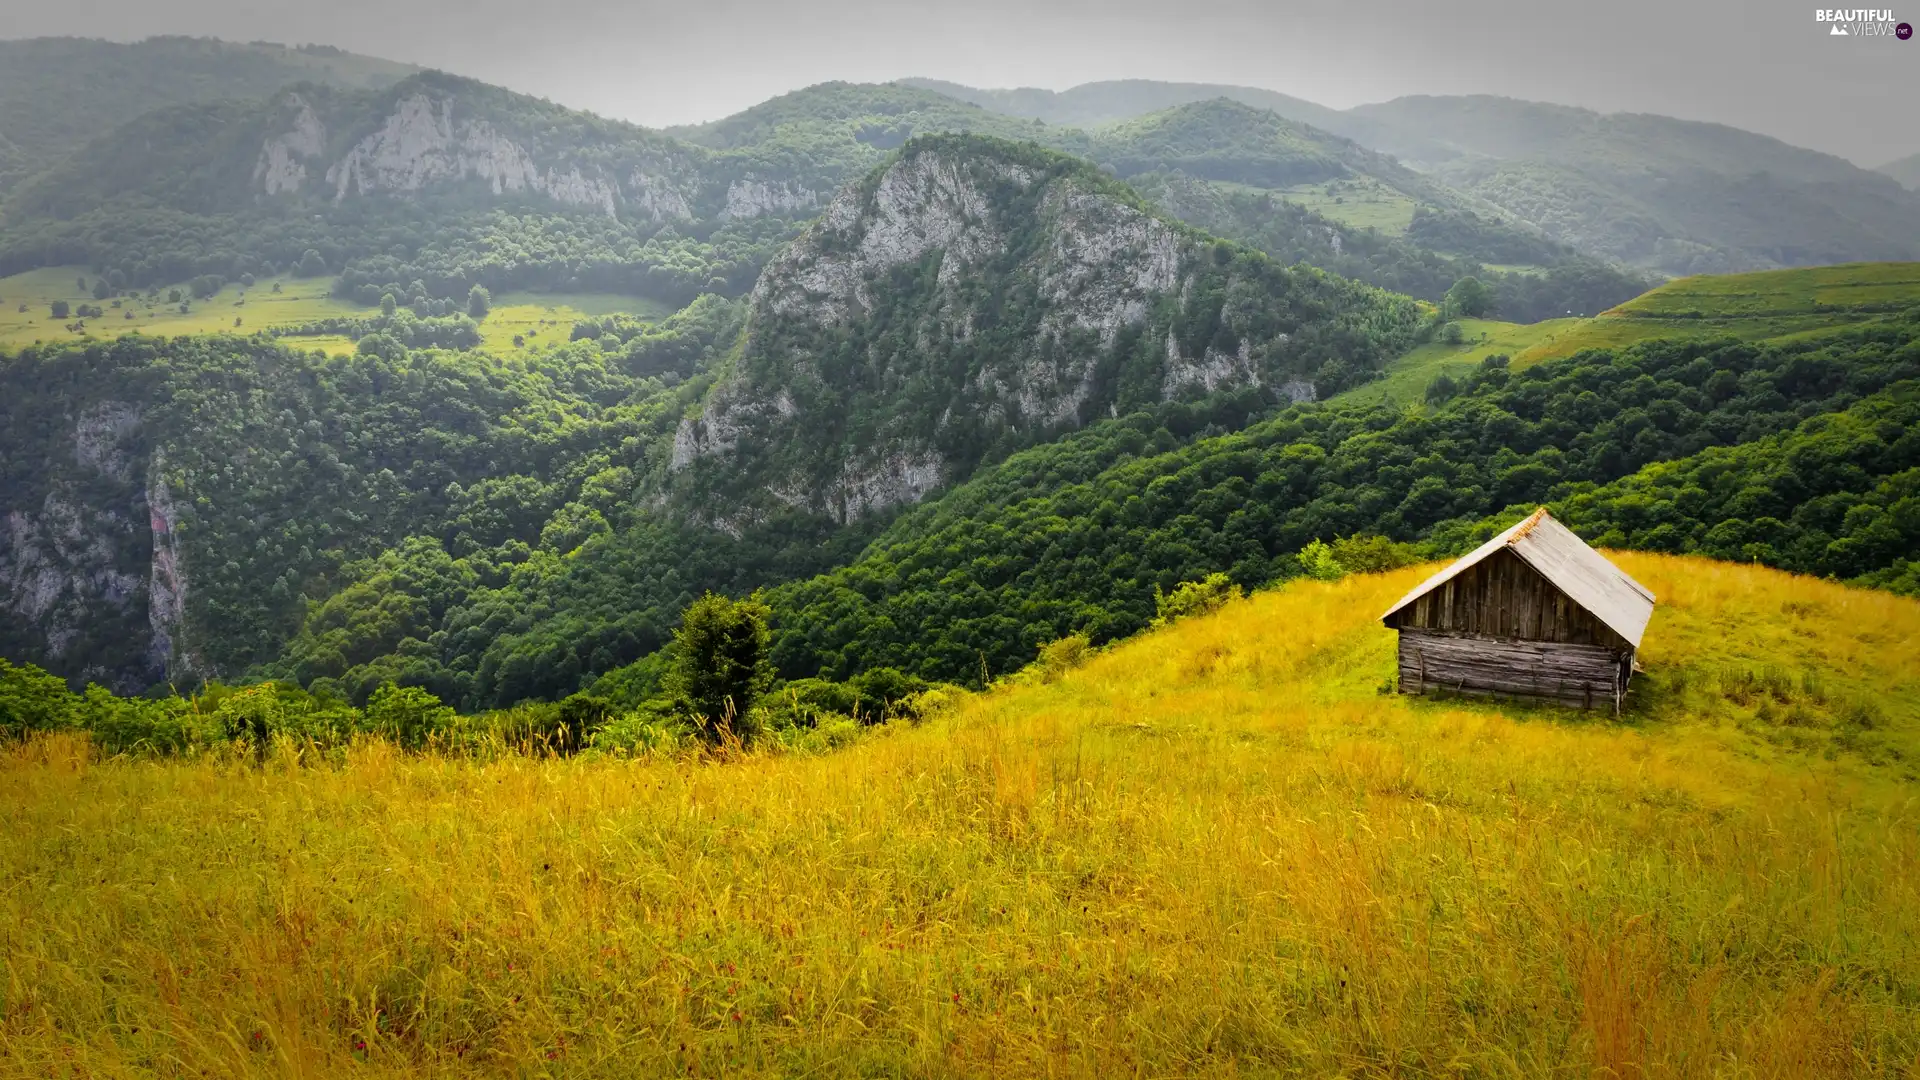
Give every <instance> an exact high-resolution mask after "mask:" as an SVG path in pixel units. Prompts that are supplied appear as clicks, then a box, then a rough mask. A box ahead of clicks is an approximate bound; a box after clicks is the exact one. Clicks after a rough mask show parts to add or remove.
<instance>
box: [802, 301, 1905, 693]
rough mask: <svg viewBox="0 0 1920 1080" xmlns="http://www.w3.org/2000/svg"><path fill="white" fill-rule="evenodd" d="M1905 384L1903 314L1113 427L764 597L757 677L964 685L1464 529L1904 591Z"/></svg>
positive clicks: (945, 502) (917, 514)
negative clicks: (1250, 420)
mask: <svg viewBox="0 0 1920 1080" xmlns="http://www.w3.org/2000/svg"><path fill="white" fill-rule="evenodd" d="M1916 314H1920V311H1917V312H1916ZM1917 379H1920V317H1915V316H1914V315H1910V316H1908V317H1906V318H1904V319H1901V320H1897V321H1893V322H1890V323H1887V324H1882V325H1877V326H1874V327H1871V328H1863V329H1860V330H1855V331H1849V332H1847V333H1846V334H1844V335H1842V336H1838V337H1836V338H1833V339H1831V340H1827V341H1819V342H1812V341H1805V342H1797V343H1790V344H1781V345H1777V346H1754V345H1741V344H1735V343H1732V342H1727V341H1720V342H1686V343H1665V342H1655V343H1648V344H1645V345H1641V346H1636V347H1634V348H1632V349H1629V350H1626V351H1624V352H1621V353H1617V354H1616V353H1604V352H1586V353H1582V354H1581V355H1579V356H1576V357H1574V358H1571V359H1569V360H1564V361H1557V362H1553V363H1548V364H1540V365H1536V366H1533V367H1529V368H1526V369H1524V370H1521V371H1510V370H1509V369H1508V367H1507V366H1506V363H1505V358H1504V357H1503V358H1500V360H1499V361H1498V362H1495V363H1491V364H1489V365H1488V366H1486V367H1485V368H1484V369H1483V370H1482V371H1481V372H1479V373H1478V374H1477V375H1476V377H1474V378H1473V379H1471V380H1469V381H1468V383H1467V384H1466V385H1465V386H1464V387H1462V388H1459V389H1458V391H1457V392H1456V393H1455V395H1454V396H1452V397H1449V398H1446V399H1445V400H1443V401H1441V402H1439V403H1438V405H1437V407H1435V408H1432V409H1431V410H1400V409H1397V408H1395V407H1392V406H1381V405H1359V404H1354V405H1345V406H1336V407H1331V408H1319V409H1304V408H1303V409H1298V410H1293V411H1289V412H1288V413H1285V414H1283V415H1281V416H1279V417H1277V418H1275V419H1273V420H1269V421H1266V422H1264V423H1260V424H1256V425H1253V426H1251V427H1249V428H1247V429H1246V430H1245V431H1243V432H1240V433H1236V434H1231V435H1224V436H1220V437H1218V438H1213V439H1207V440H1204V441H1200V442H1197V443H1193V444H1192V445H1189V446H1185V447H1180V446H1177V445H1175V444H1174V442H1173V440H1172V439H1171V437H1170V435H1169V433H1168V432H1166V431H1165V430H1163V429H1160V428H1159V427H1158V426H1157V425H1156V424H1155V422H1154V421H1153V420H1152V419H1151V418H1148V417H1145V416H1142V417H1129V418H1124V419H1121V420H1118V421H1115V422H1113V423H1109V424H1103V425H1101V426H1099V427H1098V428H1095V429H1092V430H1089V431H1086V432H1083V433H1081V434H1078V435H1075V436H1073V437H1071V438H1068V439H1064V440H1061V441H1059V442H1057V443H1054V444H1051V445H1048V446H1045V447H1040V448H1037V449H1034V450H1031V451H1028V452H1027V453H1024V454H1021V455H1018V456H1016V457H1014V458H1012V459H1010V460H1009V461H1007V462H1006V463H1005V464H1003V465H1001V466H999V467H997V468H995V469H993V470H991V471H990V472H987V473H984V474H982V475H981V476H980V477H978V478H977V479H975V480H974V481H972V482H971V483H969V484H967V485H965V486H964V487H961V488H958V489H956V490H954V491H953V492H951V493H949V494H948V495H946V496H945V497H943V498H942V499H940V500H939V501H937V502H935V503H933V504H931V505H928V506H925V507H922V508H919V509H917V510H915V511H914V512H912V513H910V514H908V515H906V516H904V517H902V518H901V519H900V520H899V521H897V522H895V523H894V524H893V525H892V526H891V527H889V528H888V529H887V531H886V532H885V533H883V534H881V535H880V536H879V537H877V538H876V539H875V541H874V542H873V543H872V545H871V546H870V547H869V548H868V549H867V551H866V552H865V553H864V554H863V555H862V557H861V559H860V560H859V561H858V562H856V563H853V564H852V565H850V566H847V567H845V568H842V569H839V570H835V571H834V572H832V573H831V574H827V575H825V576H822V577H820V578H816V579H814V580H811V581H806V582H798V583H794V584H791V585H785V586H782V587H780V588H779V589H776V590H774V592H773V593H772V596H771V599H772V603H773V606H774V612H775V625H776V626H777V627H778V635H777V645H776V649H777V654H778V656H779V658H780V663H781V665H782V667H783V669H785V670H788V671H790V672H795V673H800V672H805V673H812V672H814V671H816V670H817V671H822V672H825V673H827V674H828V675H830V676H831V675H844V674H847V673H850V672H853V671H856V670H860V669H862V668H864V667H868V666H872V665H892V666H897V667H900V668H902V669H904V670H907V671H913V672H918V673H920V674H923V675H927V676H930V677H937V678H946V679H968V678H970V677H973V676H977V674H978V672H979V669H980V667H981V666H982V664H983V663H984V664H985V665H986V666H987V667H989V668H990V669H991V670H994V671H1006V670H1009V669H1011V668H1014V667H1018V666H1019V665H1021V664H1023V663H1025V662H1026V660H1027V659H1028V658H1030V657H1031V656H1032V655H1033V650H1034V647H1035V646H1036V645H1038V644H1041V643H1044V642H1046V641H1051V640H1053V639H1054V638H1056V637H1059V636H1061V635H1064V634H1067V633H1070V632H1073V631H1084V632H1087V633H1089V634H1091V635H1092V636H1093V637H1094V639H1095V640H1100V639H1104V638H1108V637H1117V636H1122V635H1125V634H1130V633H1133V632H1136V631H1138V630H1140V629H1141V628H1143V627H1145V626H1146V624H1147V620H1148V619H1149V618H1151V617H1152V615H1153V614H1154V596H1155V590H1156V589H1166V590H1170V589H1171V588H1172V587H1173V586H1174V585H1175V584H1176V583H1178V582H1180V581H1190V580H1197V579H1198V578H1200V577H1203V576H1205V575H1206V574H1209V573H1213V572H1217V571H1223V570H1224V571H1226V572H1228V573H1230V574H1231V575H1232V576H1233V578H1234V579H1235V580H1237V581H1240V582H1243V583H1245V584H1248V585H1254V584H1257V583H1261V582H1265V581H1269V580H1273V579H1274V578H1276V577H1287V576H1292V575H1293V574H1296V573H1298V572H1300V570H1299V567H1298V565H1297V563H1295V561H1294V553H1295V552H1298V551H1299V550H1300V549H1301V548H1303V547H1304V546H1306V545H1307V544H1308V543H1309V542H1311V541H1313V540H1315V539H1326V538H1328V537H1332V536H1340V535H1359V534H1382V535H1385V536H1388V537H1392V538H1396V539H1402V540H1417V539H1423V538H1424V539H1431V540H1435V541H1436V547H1437V548H1438V550H1441V551H1449V552H1451V551H1459V550H1464V549H1465V548H1467V547H1470V546H1472V544H1473V543H1477V542H1478V540H1479V539H1483V538H1484V536H1482V535H1481V533H1478V532H1475V531H1474V527H1475V526H1476V525H1478V524H1479V523H1480V522H1481V521H1482V520H1483V519H1484V518H1486V517H1487V516H1488V515H1496V516H1495V517H1493V518H1492V520H1493V521H1495V522H1498V523H1500V524H1501V525H1505V524H1511V523H1512V521H1513V520H1515V516H1516V512H1524V509H1526V508H1530V507H1532V506H1534V505H1537V504H1539V503H1541V502H1549V503H1551V504H1552V505H1554V506H1555V507H1556V512H1557V513H1558V512H1560V511H1561V508H1563V507H1564V508H1565V509H1566V512H1567V513H1568V515H1569V516H1570V517H1571V519H1572V520H1573V521H1574V522H1575V523H1577V525H1579V526H1580V527H1582V528H1585V529H1589V530H1590V534H1591V535H1594V536H1598V537H1602V538H1604V539H1606V540H1608V541H1610V542H1618V543H1626V542H1629V541H1630V542H1632V543H1633V544H1634V545H1635V546H1639V547H1647V548H1652V549H1656V550H1665V551H1686V552H1703V553H1708V554H1711V555H1713V556H1715V557H1717V558H1730V559H1738V560H1758V561H1762V562H1766V563H1767V564H1769V565H1773V566H1784V567H1788V568H1791V569H1794V570H1798V571H1801V572H1807V573H1815V574H1822V575H1834V576H1839V577H1847V578H1854V577H1862V578H1865V579H1867V580H1868V581H1881V582H1884V583H1893V582H1895V581H1896V580H1898V581H1899V582H1901V583H1902V584H1903V587H1904V588H1906V589H1907V590H1909V591H1912V590H1913V589H1915V588H1920V576H1916V575H1917V574H1920V569H1917V568H1916V563H1915V561H1914V560H1913V553H1914V552H1915V551H1916V550H1920V514H1916V510H1920V428H1916V427H1915V426H1914V421H1915V420H1916V419H1920V412H1917V411H1916V410H1920V382H1916V380H1917ZM1834 410H1847V411H1846V412H1844V413H1842V415H1840V416H1834V415H1831V414H1832V413H1833V411H1834ZM1795 425H1798V427H1797V428H1796V426H1795ZM1749 446H1752V447H1753V449H1747V448H1748V447H1749ZM1714 447H1720V448H1737V449H1731V450H1729V449H1722V450H1713V449H1710V448H1714ZM1788 462H1792V463H1794V464H1792V465H1787V464H1784V463H1788ZM1482 531H1483V532H1484V530H1482ZM1486 535H1491V533H1486ZM1016 613H1017V616H1016Z"/></svg>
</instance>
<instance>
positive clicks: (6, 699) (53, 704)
mask: <svg viewBox="0 0 1920 1080" xmlns="http://www.w3.org/2000/svg"><path fill="white" fill-rule="evenodd" d="M79 704H80V699H79V698H78V697H77V696H76V695H74V694H73V693H72V692H71V691H69V690H68V689H67V684H66V682H65V680H63V679H61V678H60V677H59V676H57V675H51V674H48V673H47V672H45V671H42V670H40V669H39V668H37V667H35V666H33V665H32V664H23V665H21V666H19V667H14V666H13V665H11V664H9V663H7V662H6V661H5V660H0V736H10V737H12V738H16V739H17V738H23V737H25V736H26V734H27V733H28V732H29V731H55V730H58V729H60V728H66V727H72V726H73V725H74V723H75V722H76V720H77V710H78V706H79Z"/></svg>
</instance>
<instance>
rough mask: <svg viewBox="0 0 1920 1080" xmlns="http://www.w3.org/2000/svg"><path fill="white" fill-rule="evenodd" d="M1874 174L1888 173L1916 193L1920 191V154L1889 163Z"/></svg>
mask: <svg viewBox="0 0 1920 1080" xmlns="http://www.w3.org/2000/svg"><path fill="white" fill-rule="evenodd" d="M1874 172H1881V173H1886V174H1887V175H1888V176H1891V177H1893V178H1894V179H1895V180H1898V181H1900V182H1901V183H1902V184H1904V185H1906V186H1907V187H1909V188H1912V189H1913V190H1915V191H1920V154H1914V155H1913V156H1911V157H1903V158H1901V159H1900V160H1899V161H1889V162H1887V163H1886V164H1885V165H1882V166H1880V167H1879V168H1877V169H1875V170H1874Z"/></svg>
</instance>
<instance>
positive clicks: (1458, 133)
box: [908, 79, 1920, 275]
mask: <svg viewBox="0 0 1920 1080" xmlns="http://www.w3.org/2000/svg"><path fill="white" fill-rule="evenodd" d="M908 82H910V83H912V84H914V85H917V86H923V87H926V88H928V89H933V90H938V91H941V92H943V93H948V94H951V95H953V96H955V97H957V98H959V99H961V100H966V101H971V102H974V103H976V104H979V105H981V106H983V107H985V108H989V109H996V110H999V111H1002V112H1006V113H1009V114H1011V115H1016V116H1049V115H1055V113H1054V112H1053V105H1052V103H1053V102H1054V101H1055V100H1065V99H1071V98H1079V97H1081V96H1082V95H1083V93H1084V97H1085V98H1086V99H1087V100H1089V101H1101V102H1104V103H1106V105H1105V107H1104V108H1102V109H1099V110H1096V111H1097V112H1098V114H1099V115H1100V116H1101V117H1102V120H1103V121H1104V122H1109V123H1114V122H1119V121H1121V120H1125V119H1133V118H1137V117H1140V116H1144V115H1146V114H1148V113H1151V112H1154V111H1158V110H1161V109H1166V108H1170V107H1174V106H1177V105H1182V104H1187V103H1190V102H1192V101H1194V100H1195V99H1196V98H1195V95H1196V94H1197V93H1198V90H1199V89H1200V88H1196V87H1189V86H1186V85H1184V84H1175V83H1138V84H1129V87H1128V90H1127V92H1125V93H1118V92H1112V91H1109V90H1106V89H1103V88H1102V87H1103V86H1105V85H1106V84H1089V85H1088V86H1087V87H1084V88H1075V89H1074V90H1070V91H1065V92H1063V93H1062V94H1060V95H1057V96H1052V95H1050V94H1049V92H1040V93H1037V94H1035V93H1031V92H1027V91H1014V92H1005V91H981V90H975V89H972V88H968V87H961V86H955V85H953V84H948V83H939V82H936V81H931V80H918V79H916V80H908ZM1205 89H1206V90H1207V91H1209V92H1208V93H1207V94H1206V95H1205V96H1207V97H1221V98H1227V99H1231V100H1234V101H1237V102H1240V103H1242V104H1244V105H1248V106H1251V107H1253V108H1255V109H1262V110H1271V111H1273V112H1275V113H1277V114H1279V115H1280V116H1284V117H1287V118H1288V119H1290V120H1293V121H1296V122H1304V123H1307V124H1311V125H1313V126H1314V127H1316V128H1318V129H1321V130H1322V131H1325V132H1330V133H1332V134H1335V135H1338V136H1342V137H1344V138H1347V139H1352V140H1354V141H1355V142H1357V143H1359V144H1361V145H1362V146H1365V147H1366V148H1368V149H1369V150H1372V151H1375V152H1378V153H1381V154H1387V155H1393V156H1395V157H1397V158H1399V159H1400V160H1401V161H1403V162H1405V163H1406V164H1408V165H1410V166H1413V167H1415V168H1417V169H1419V170H1421V171H1423V172H1425V173H1427V174H1429V176H1430V178H1431V179H1432V180H1433V181H1436V182H1439V183H1442V184H1445V185H1447V186H1449V187H1451V188H1454V189H1457V190H1458V191H1459V192H1460V193H1462V194H1464V195H1466V196H1468V197H1470V198H1472V199H1475V200H1479V201H1481V202H1484V203H1486V204H1488V205H1491V206H1494V207H1498V208H1499V210H1500V211H1501V212H1502V213H1503V214H1507V215H1511V216H1512V217H1513V218H1515V219H1517V220H1520V221H1524V222H1527V223H1529V224H1531V225H1532V226H1534V227H1536V228H1538V229H1541V230H1543V231H1544V232H1545V233H1546V234H1548V235H1549V236H1552V237H1553V238H1555V239H1557V240H1559V241H1561V242H1563V243H1566V244H1569V245H1572V246H1573V247H1575V248H1578V249H1579V250H1581V251H1583V252H1585V253H1587V254H1589V255H1592V256H1597V257H1600V258H1603V259H1613V260H1619V261H1622V262H1625V263H1627V264H1629V265H1632V266H1636V267H1640V268H1643V269H1646V270H1650V271H1654V272H1657V273H1661V274H1668V275H1680V274H1695V273H1726V272H1731V271H1741V270H1759V269H1767V268H1770V267H1779V266H1806V265H1815V264H1820V263H1838V262H1852V261H1861V260H1881V259H1896V260H1898V259H1914V258H1916V257H1920V195H1916V194H1915V193H1914V192H1912V191H1907V190H1903V189H1902V188H1901V187H1900V186H1899V184H1897V183H1889V182H1888V180H1887V179H1886V177H1885V176H1884V175H1883V174H1885V173H1887V170H1888V169H1897V168H1898V167H1899V164H1898V163H1895V164H1894V165H1891V166H1887V167H1885V168H1883V169H1882V170H1880V171H1879V172H1872V171H1868V170H1865V169H1861V168H1859V167H1857V166H1855V165H1853V164H1852V163H1850V162H1847V161H1845V160H1843V159H1841V158H1838V157H1834V156H1832V155H1830V154H1822V153H1818V152H1816V151H1812V150H1806V149H1803V148H1800V147H1796V146H1791V145H1788V144H1786V143H1783V142H1781V141H1779V140H1778V139H1773V138H1769V137H1767V136H1764V135H1757V134H1754V133H1752V132H1746V131H1741V130H1738V129H1736V128H1730V127H1726V126H1724V125H1719V124H1707V123H1698V122H1693V121H1685V120H1676V119H1674V118H1671V117H1665V116H1655V115H1646V114H1626V113H1619V114H1601V113H1596V112H1593V111H1591V110H1587V109H1579V108H1573V107H1569V106H1563V105H1551V104H1545V103H1541V102H1530V101H1518V100H1514V99H1511V98H1500V97H1491V96H1485V95H1478V96H1452V97H1435V96H1411V97H1403V98H1397V99H1395V100H1392V101H1388V102H1382V103H1379V104H1371V105H1361V106H1357V107H1355V108H1352V109H1347V110H1340V111H1337V110H1332V109H1327V108H1324V107H1322V106H1318V105H1314V104H1312V103H1310V102H1302V101H1299V100H1297V99H1291V98H1287V97H1286V96H1285V95H1280V94H1275V93H1273V92H1272V91H1266V90H1258V89H1253V88H1249V87H1234V86H1221V87H1207V88H1205ZM1909 186H1911V185H1909ZM1488 261H1494V262H1503V261H1509V260H1498V259H1495V260H1488Z"/></svg>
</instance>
